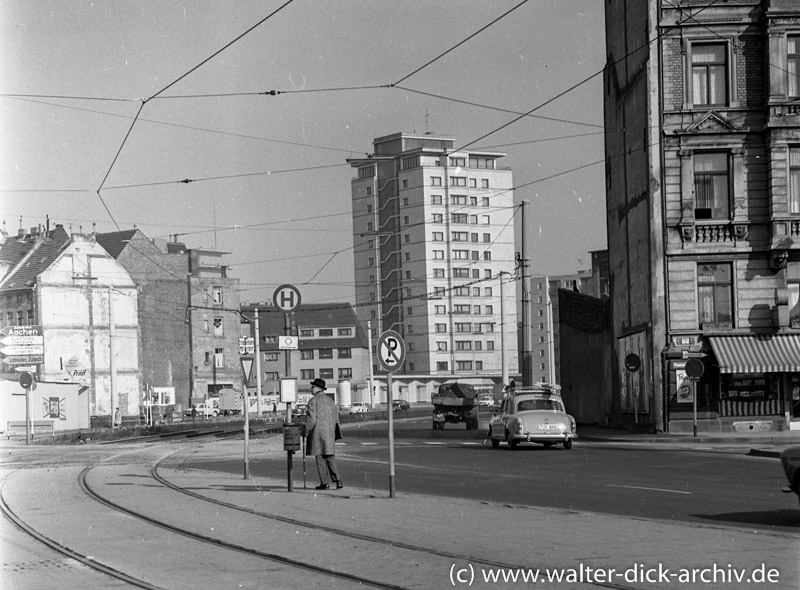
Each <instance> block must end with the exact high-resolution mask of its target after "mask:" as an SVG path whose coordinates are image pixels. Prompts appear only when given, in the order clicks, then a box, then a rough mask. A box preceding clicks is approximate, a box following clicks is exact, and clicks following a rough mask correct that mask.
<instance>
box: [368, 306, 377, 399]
mask: <svg viewBox="0 0 800 590" xmlns="http://www.w3.org/2000/svg"><path fill="white" fill-rule="evenodd" d="M367 347H368V350H367V358H368V359H369V407H370V408H373V407H375V376H374V375H373V370H372V321H371V320H367Z"/></svg>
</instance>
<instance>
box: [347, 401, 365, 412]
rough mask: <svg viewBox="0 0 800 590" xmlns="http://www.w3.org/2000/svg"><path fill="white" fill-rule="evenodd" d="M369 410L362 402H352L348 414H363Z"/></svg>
mask: <svg viewBox="0 0 800 590" xmlns="http://www.w3.org/2000/svg"><path fill="white" fill-rule="evenodd" d="M368 409H369V408H367V404H365V403H364V402H353V405H352V406H350V413H351V414H365V413H366V412H367V410H368Z"/></svg>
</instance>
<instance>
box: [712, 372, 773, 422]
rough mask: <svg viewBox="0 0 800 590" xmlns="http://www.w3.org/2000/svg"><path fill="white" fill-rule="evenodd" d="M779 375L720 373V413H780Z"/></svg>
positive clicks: (764, 414) (741, 414) (736, 414)
mask: <svg viewBox="0 0 800 590" xmlns="http://www.w3.org/2000/svg"><path fill="white" fill-rule="evenodd" d="M780 382H781V374H779V373H731V374H725V375H722V379H721V386H722V387H721V391H720V416H733V417H739V416H741V417H748V416H777V415H780V414H781V412H782V403H781V394H780V391H781V386H780Z"/></svg>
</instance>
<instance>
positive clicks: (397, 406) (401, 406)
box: [392, 399, 411, 412]
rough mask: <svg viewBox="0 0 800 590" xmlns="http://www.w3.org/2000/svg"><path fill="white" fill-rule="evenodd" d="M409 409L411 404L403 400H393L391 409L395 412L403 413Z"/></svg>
mask: <svg viewBox="0 0 800 590" xmlns="http://www.w3.org/2000/svg"><path fill="white" fill-rule="evenodd" d="M410 407H411V404H410V403H408V402H407V401H406V400H404V399H393V400H392V409H393V410H394V411H395V412H400V411H405V410H407V409H409V408H410Z"/></svg>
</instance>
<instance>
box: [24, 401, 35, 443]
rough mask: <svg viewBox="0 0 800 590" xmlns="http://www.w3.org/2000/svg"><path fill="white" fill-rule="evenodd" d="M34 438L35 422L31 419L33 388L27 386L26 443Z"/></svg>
mask: <svg viewBox="0 0 800 590" xmlns="http://www.w3.org/2000/svg"><path fill="white" fill-rule="evenodd" d="M32 439H33V423H32V421H31V388H30V387H26V388H25V444H28V445H29V444H31V441H32Z"/></svg>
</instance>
